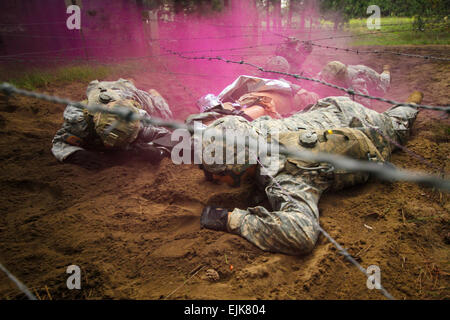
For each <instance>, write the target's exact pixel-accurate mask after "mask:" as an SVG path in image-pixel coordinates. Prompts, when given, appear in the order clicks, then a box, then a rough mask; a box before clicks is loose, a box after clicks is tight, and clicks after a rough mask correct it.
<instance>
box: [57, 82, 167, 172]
mask: <svg viewBox="0 0 450 320" xmlns="http://www.w3.org/2000/svg"><path fill="white" fill-rule="evenodd" d="M86 95H87V100H85V101H83V103H85V104H87V105H91V106H92V105H103V106H105V107H106V108H113V107H115V106H120V107H125V108H129V109H130V110H132V111H133V112H135V113H137V114H139V115H140V116H142V117H151V116H156V117H160V118H164V119H168V118H170V117H172V112H171V111H170V109H169V106H168V104H167V102H166V101H165V100H164V98H163V97H162V96H161V95H160V94H159V93H158V92H157V91H156V90H154V89H151V90H149V91H148V92H145V91H142V90H139V89H137V88H136V87H135V86H134V84H133V83H132V82H131V81H129V80H124V79H119V80H117V81H103V82H99V81H98V80H95V81H92V82H91V83H90V84H89V86H88V88H87V91H86ZM167 142H169V144H167ZM52 143H53V146H52V153H53V155H54V156H55V157H56V159H58V160H59V161H61V162H64V163H72V164H76V165H79V166H82V167H85V168H87V169H98V168H101V167H102V166H104V165H105V164H106V163H108V160H109V158H110V157H108V155H109V154H111V152H112V153H115V152H116V151H125V152H130V153H132V154H134V155H137V156H140V157H143V158H144V159H147V160H149V161H151V162H157V161H159V160H160V159H162V158H163V157H164V156H165V155H167V154H169V153H170V150H169V149H167V147H170V131H168V130H167V129H165V128H162V127H155V126H149V125H146V126H143V124H142V123H141V121H139V120H137V121H131V122H127V121H125V120H122V119H119V118H118V117H117V116H116V115H114V114H111V113H100V112H99V113H95V114H92V113H90V112H88V111H87V110H86V109H80V108H77V107H75V106H72V105H68V106H67V107H66V109H65V111H64V123H63V125H62V127H61V129H59V130H58V131H57V133H56V135H55V137H54V138H53V141H52Z"/></svg>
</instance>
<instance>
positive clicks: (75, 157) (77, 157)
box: [64, 150, 108, 170]
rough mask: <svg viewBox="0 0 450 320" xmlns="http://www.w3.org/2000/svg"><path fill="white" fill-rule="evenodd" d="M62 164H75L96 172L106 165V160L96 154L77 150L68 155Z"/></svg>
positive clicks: (104, 157)
mask: <svg viewBox="0 0 450 320" xmlns="http://www.w3.org/2000/svg"><path fill="white" fill-rule="evenodd" d="M64 162H66V163H71V164H76V165H78V166H80V167H83V168H85V169H88V170H98V169H100V168H102V167H103V166H105V165H106V164H107V163H108V159H107V157H106V156H104V155H102V154H99V153H96V152H91V151H86V150H79V151H76V152H74V153H72V154H71V155H69V156H68V157H67V158H66V159H65V160H64Z"/></svg>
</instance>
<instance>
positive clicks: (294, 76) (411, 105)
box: [164, 49, 450, 113]
mask: <svg viewBox="0 0 450 320" xmlns="http://www.w3.org/2000/svg"><path fill="white" fill-rule="evenodd" d="M164 50H166V51H168V52H170V53H172V54H173V55H176V56H179V57H180V58H183V59H190V60H208V61H212V60H218V61H223V62H226V63H234V64H240V65H247V66H250V67H253V68H255V69H258V70H259V71H262V72H266V73H275V74H280V75H284V76H289V77H293V78H295V79H302V80H307V81H313V82H317V83H320V84H322V85H325V86H328V87H331V88H334V89H338V90H341V91H344V92H346V93H348V94H350V95H351V96H355V95H356V96H360V97H363V98H367V99H372V100H377V101H381V102H386V103H389V104H392V105H395V106H408V107H412V108H421V109H427V110H435V111H444V112H447V113H450V106H445V107H444V106H428V105H421V104H414V103H402V102H398V101H394V100H391V99H385V98H381V97H374V96H370V95H367V94H363V93H360V92H357V91H355V90H351V89H346V88H344V87H340V86H337V85H334V84H332V83H328V82H326V81H323V80H320V79H315V78H309V77H305V76H302V75H299V74H294V73H288V72H282V71H274V70H265V69H264V68H263V67H261V66H257V65H255V64H253V63H250V62H245V61H244V60H240V61H234V60H228V59H224V58H222V57H219V56H217V57H203V56H202V57H188V56H184V55H183V54H181V53H179V52H175V51H172V50H169V49H164Z"/></svg>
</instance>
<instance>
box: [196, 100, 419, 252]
mask: <svg viewBox="0 0 450 320" xmlns="http://www.w3.org/2000/svg"><path fill="white" fill-rule="evenodd" d="M422 98H423V95H422V94H421V93H420V92H415V93H414V94H412V95H411V96H410V98H409V99H408V102H409V103H420V102H421V101H422ZM417 113H418V110H417V108H414V107H410V106H402V105H399V106H394V107H392V108H391V109H389V110H388V111H386V112H384V113H378V112H376V111H373V110H370V109H367V108H365V107H364V106H362V105H361V104H359V103H357V102H355V101H352V100H351V99H350V98H349V97H329V98H325V99H321V100H319V101H318V102H317V103H316V104H315V105H314V106H313V107H311V108H310V109H309V110H307V111H305V112H298V113H296V114H295V115H293V116H291V117H288V118H285V119H272V118H270V117H268V116H264V117H260V118H258V119H256V120H255V121H253V122H249V121H247V120H245V119H243V118H242V117H237V116H227V117H223V118H221V119H219V120H216V121H214V122H213V123H212V124H210V125H209V126H208V127H207V128H206V130H205V132H204V133H205V136H206V134H207V132H208V131H210V132H211V131H219V132H221V133H222V134H225V135H226V133H227V132H229V131H231V132H235V134H236V135H238V136H248V137H253V138H255V139H257V138H258V137H260V136H261V135H262V136H263V137H267V138H270V139H272V140H273V138H274V137H273V136H272V135H271V133H273V132H276V131H277V132H279V136H278V139H277V140H278V141H279V142H280V144H281V145H284V146H286V147H287V148H290V149H294V150H298V151H300V152H301V151H302V150H305V151H311V152H328V153H334V154H339V155H343V156H347V157H351V158H354V159H360V160H368V161H373V162H380V163H383V162H385V161H388V160H389V158H390V155H391V152H392V150H393V148H394V146H393V145H391V143H390V141H387V140H386V139H385V137H384V136H387V137H389V138H390V139H392V140H393V141H396V142H398V143H403V142H404V141H405V139H406V138H407V136H408V133H409V130H410V128H411V125H412V123H413V122H414V120H415V118H416V116H417ZM373 127H375V128H377V129H378V130H380V131H381V132H382V133H383V134H380V133H379V131H378V130H377V129H373ZM202 144H203V150H206V148H209V150H211V147H212V146H214V147H216V148H217V149H215V148H212V150H223V149H226V150H227V151H228V149H230V148H232V149H231V154H232V155H234V159H233V160H234V162H232V163H208V162H207V161H205V160H203V164H202V168H203V170H204V171H205V175H206V177H207V178H208V179H210V180H215V181H223V182H227V183H229V184H230V185H239V182H240V181H241V180H242V179H244V178H245V177H246V176H251V175H252V174H254V172H255V171H256V173H257V176H256V180H257V183H258V184H259V185H260V186H261V187H263V188H264V190H265V192H266V194H267V197H268V200H269V203H270V205H271V207H272V210H268V209H266V208H265V207H262V206H257V207H253V208H248V209H246V210H242V209H237V208H236V209H234V210H231V211H230V210H228V209H225V208H218V207H210V206H208V207H206V208H205V209H204V210H203V212H202V215H201V219H200V223H201V225H202V226H203V227H205V228H209V229H213V230H220V231H226V232H230V233H234V234H237V235H240V236H242V237H244V238H245V239H247V240H248V241H250V242H252V243H253V244H255V245H256V246H257V247H259V248H260V249H262V250H266V251H271V252H281V253H285V254H291V255H298V254H304V253H308V252H310V251H311V250H312V249H313V248H314V246H315V243H316V241H317V239H318V236H319V228H318V226H319V209H318V202H319V198H320V196H321V194H322V193H323V192H324V191H326V190H335V189H341V188H344V187H347V186H351V185H355V184H357V183H363V182H366V181H367V179H368V178H369V174H367V173H363V172H350V171H347V170H342V169H337V168H334V167H333V166H332V165H331V164H330V163H326V162H319V163H312V162H310V161H306V160H303V159H301V158H298V157H295V156H286V155H281V154H280V155H279V157H275V158H273V157H270V156H261V155H260V156H261V157H260V158H259V159H258V161H259V162H258V163H257V164H255V162H251V161H250V159H249V158H248V157H247V156H248V154H250V151H251V150H249V149H250V148H248V147H247V148H241V149H239V148H235V146H234V145H233V144H230V143H228V144H227V143H226V142H225V144H224V142H223V140H222V139H214V140H210V139H204V140H203V142H202ZM203 150H202V151H203ZM240 156H244V158H245V161H244V162H241V163H240V164H237V163H238V162H237V161H236V159H237V158H239V157H240ZM227 159H228V157H227ZM265 169H267V170H268V171H267V172H265ZM271 177H274V180H272V179H271Z"/></svg>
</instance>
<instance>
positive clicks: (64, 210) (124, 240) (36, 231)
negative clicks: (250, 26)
mask: <svg viewBox="0 0 450 320" xmlns="http://www.w3.org/2000/svg"><path fill="white" fill-rule="evenodd" d="M398 49H399V50H405V51H407V52H409V53H418V54H432V55H445V54H446V53H447V52H448V49H449V47H448V46H447V47H445V46H427V47H401V48H398ZM315 53H316V55H317V56H318V57H321V58H320V59H322V61H323V62H325V61H327V60H330V59H332V58H333V52H330V51H315ZM349 59H350V58H349ZM352 59H353V61H354V59H355V57H352ZM358 59H359V62H360V63H363V64H367V65H368V66H371V67H373V68H376V69H380V66H381V65H383V64H386V63H389V64H391V66H392V78H393V80H392V89H391V91H390V93H389V94H388V96H389V97H392V98H395V99H398V100H404V99H406V97H407V96H408V95H409V93H410V92H411V91H413V90H415V89H419V90H422V91H423V92H424V94H425V98H424V101H423V102H424V103H427V104H435V105H445V104H448V103H449V92H450V91H449V89H450V82H449V79H450V68H449V66H448V63H445V62H437V61H431V60H423V59H409V58H405V57H399V56H395V55H383V56H381V55H379V56H377V55H366V56H359V57H358ZM344 62H350V61H344ZM170 63H172V64H175V63H186V62H173V61H169V62H167V65H169V67H170ZM161 66H162V64H160V63H158V64H156V63H154V64H153V65H148V64H146V65H144V64H143V68H142V70H153V71H154V73H150V72H145V71H140V72H136V73H134V74H124V75H122V76H123V77H124V78H127V77H131V78H133V79H134V80H135V81H136V84H137V86H138V87H140V88H143V89H149V88H155V89H157V90H158V91H160V92H161V93H162V95H163V96H165V97H166V98H167V100H168V102H169V104H170V106H171V107H172V109H173V111H174V113H175V114H176V115H177V118H178V119H183V118H184V117H185V116H186V115H187V114H189V113H191V112H194V111H195V108H194V105H195V100H196V98H198V97H199V96H200V95H202V94H205V93H208V92H213V93H218V92H219V91H220V90H221V89H222V88H223V87H224V86H225V85H226V84H228V83H230V82H231V81H232V80H233V78H232V77H228V78H227V77H222V78H217V79H218V80H214V81H211V79H210V78H208V77H197V78H195V79H189V80H188V79H186V77H185V76H183V75H175V74H172V75H170V74H158V73H157V72H158V70H160V71H164V69H163V68H162V67H161ZM155 70H156V71H155ZM247 71H248V72H247V73H250V72H251V71H249V70H247ZM243 73H244V72H243ZM86 86H87V83H72V84H69V85H64V86H62V85H58V84H56V83H55V84H51V85H49V86H48V87H47V88H41V89H40V91H42V92H46V93H49V94H56V95H59V96H64V97H68V98H71V99H75V100H82V99H83V98H84V94H85V89H86ZM64 107H65V106H62V105H57V104H53V103H47V102H42V101H38V100H34V99H31V98H25V97H16V96H14V97H10V98H9V99H6V98H5V97H3V96H2V97H0V163H1V171H0V188H1V189H0V213H1V214H0V261H1V263H3V264H4V265H5V266H6V267H7V268H8V269H9V270H10V271H11V272H12V273H13V274H14V275H16V276H17V277H18V278H19V279H21V280H22V281H23V282H24V283H25V284H26V285H27V286H28V287H29V288H30V289H31V291H32V292H33V293H34V294H36V295H37V296H38V298H40V299H164V298H166V297H168V298H169V299H383V298H384V297H383V296H382V295H381V294H380V293H379V292H378V291H377V290H369V289H368V288H367V286H366V279H365V277H364V275H363V274H362V273H360V272H359V271H358V270H357V269H356V268H355V267H354V266H353V265H351V264H350V263H348V262H347V261H346V260H345V259H344V258H343V257H342V256H341V255H339V253H338V252H337V250H336V249H335V248H334V246H333V245H332V244H331V243H329V242H328V241H327V240H326V239H325V238H324V237H322V236H321V237H320V239H319V241H318V243H317V246H316V248H315V250H314V251H313V252H312V253H311V254H309V255H306V256H302V257H296V256H287V255H282V254H273V253H268V252H263V251H261V250H259V249H258V248H256V247H255V246H253V245H252V244H250V243H248V242H247V241H246V240H244V239H242V238H240V237H239V236H236V235H231V234H227V233H222V232H215V231H210V230H205V229H203V230H202V229H200V223H199V218H200V214H201V210H202V208H203V207H204V206H205V205H220V206H224V207H229V208H233V207H239V208H246V207H248V206H252V205H255V204H256V203H257V201H258V200H257V199H259V198H260V197H258V194H259V191H258V189H257V188H256V187H255V186H254V185H253V184H251V183H246V184H244V185H243V186H241V187H240V188H238V189H232V188H229V187H227V186H224V185H215V184H212V183H209V182H205V181H204V178H203V173H202V172H201V171H200V170H199V169H198V168H196V167H194V166H189V165H181V166H177V165H174V164H173V163H172V162H171V161H170V159H164V160H163V161H162V162H161V163H160V164H158V165H151V164H148V163H145V162H143V161H141V160H139V159H127V161H123V160H121V161H119V160H118V161H117V163H116V164H115V165H114V166H112V167H110V168H107V169H104V170H102V171H99V172H90V171H87V170H85V169H82V168H79V167H76V166H73V165H63V164H59V163H58V162H57V161H56V160H55V158H54V157H53V156H52V154H51V152H50V148H51V140H52V137H53V135H54V133H55V132H56V130H57V129H58V128H59V126H60V125H61V121H62V112H63V110H64ZM387 107H388V106H387V105H386V104H382V103H379V104H375V108H376V109H377V110H385V109H386V108H387ZM449 137H450V136H449V121H448V118H446V116H445V115H444V114H442V113H441V112H429V111H422V112H421V113H420V114H419V116H418V119H417V121H416V123H415V126H414V129H413V130H412V137H411V139H410V141H409V142H408V143H407V144H406V146H407V147H408V148H410V149H411V150H412V151H414V152H416V153H418V154H420V155H422V156H423V157H424V158H425V159H427V160H428V161H430V162H431V163H432V164H433V165H434V166H436V167H438V168H441V169H442V170H444V171H446V172H449V170H450V161H449V154H450V144H449ZM393 163H394V164H395V165H397V166H398V167H400V168H407V169H411V170H421V171H424V172H427V173H437V171H438V170H436V169H434V168H431V167H429V166H427V165H426V164H424V163H422V162H420V161H418V160H416V159H415V158H412V157H411V156H410V155H408V154H407V153H405V152H397V153H395V154H394V156H393ZM448 199H449V196H448V194H446V193H443V192H439V191H437V190H433V189H430V188H426V187H422V186H419V185H415V184H411V183H400V182H395V183H388V182H380V181H377V180H371V181H370V182H369V183H367V184H365V185H362V186H356V187H353V188H350V189H346V190H343V191H340V192H336V193H327V194H325V195H324V196H323V198H322V200H321V202H320V205H319V207H320V215H321V220H320V221H321V224H322V226H323V227H324V229H325V230H327V231H328V232H329V233H330V234H331V235H332V236H333V237H334V238H335V239H336V240H337V241H338V242H339V243H340V244H341V245H342V246H343V247H345V248H347V249H348V251H349V252H350V253H351V254H352V255H353V256H354V257H355V258H356V259H357V260H358V261H359V262H360V263H361V264H362V265H363V266H364V267H368V266H369V265H378V266H379V267H380V268H381V276H382V284H383V286H384V287H385V288H386V289H387V290H388V291H389V292H390V293H391V294H392V295H393V296H394V297H395V298H397V299H449V298H450V289H449V283H450V282H449V275H450V268H449V254H450V251H449V244H450V226H449V209H450V203H449V202H448ZM367 226H368V227H367ZM369 227H370V228H369ZM72 264H75V265H78V266H80V268H81V272H82V283H81V285H82V289H81V290H68V289H67V287H66V279H67V277H68V274H66V268H67V266H69V265H72ZM207 269H215V270H216V271H217V272H218V274H219V276H220V279H219V280H218V281H216V282H211V281H209V279H208V278H207V277H206V273H205V272H206V270H207ZM186 280H189V281H187V282H185V281H186ZM0 298H1V299H23V298H24V295H23V294H22V293H20V292H19V291H18V290H17V288H16V287H15V286H14V284H13V283H12V282H11V281H9V279H8V278H7V277H6V276H5V275H4V274H3V273H0Z"/></svg>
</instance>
